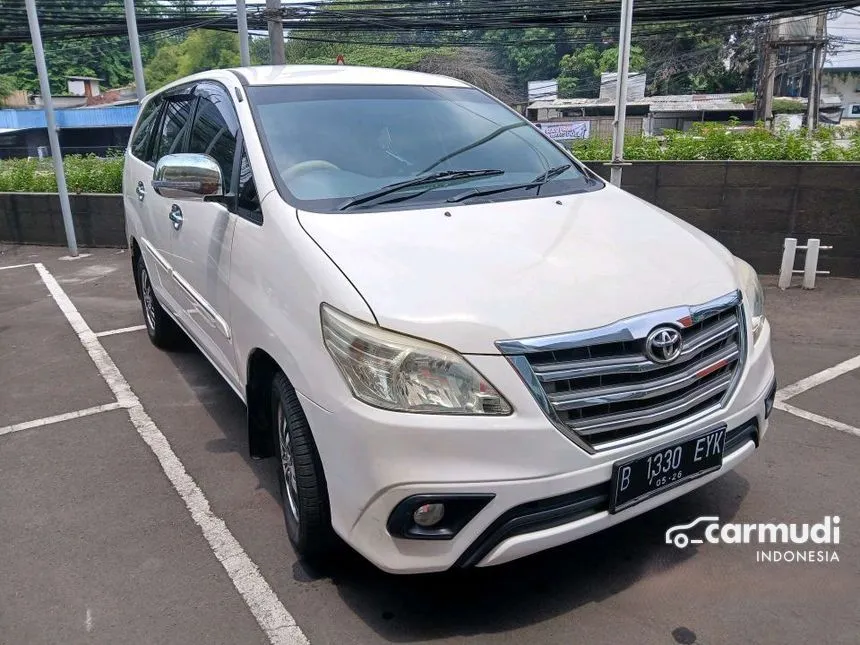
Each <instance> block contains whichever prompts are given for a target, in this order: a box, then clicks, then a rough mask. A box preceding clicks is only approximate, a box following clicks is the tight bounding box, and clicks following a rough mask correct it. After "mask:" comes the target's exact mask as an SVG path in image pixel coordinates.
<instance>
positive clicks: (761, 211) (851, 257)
mask: <svg viewBox="0 0 860 645" xmlns="http://www.w3.org/2000/svg"><path fill="white" fill-rule="evenodd" d="M589 165H590V166H591V167H592V168H593V169H594V170H595V171H596V172H598V173H599V174H600V175H602V176H604V177H608V176H609V168H608V167H607V166H606V165H604V164H603V163H590V164H589ZM624 188H625V189H626V190H629V191H630V192H631V193H633V194H634V195H638V196H639V197H642V198H643V199H645V200H647V201H649V202H652V203H654V204H657V205H658V206H660V207H662V208H664V209H666V210H667V211H669V212H671V213H673V214H675V215H677V216H678V217H680V218H682V219H684V220H687V221H688V222H690V223H692V224H693V225H694V226H697V227H699V228H700V229H702V230H704V231H705V232H707V233H709V234H710V235H712V236H713V237H715V238H716V239H718V240H719V241H720V242H722V243H723V244H725V245H726V246H727V247H728V248H729V249H730V250H731V251H732V252H733V253H735V254H736V255H738V256H740V257H742V258H744V259H746V260H748V261H749V262H751V263H752V264H753V266H755V267H756V269H757V270H758V271H759V272H760V273H771V274H772V273H777V272H778V271H779V265H780V260H781V258H782V244H783V239H784V238H786V237H796V238H798V239H799V240H803V241H805V240H806V238H808V237H818V238H820V239H821V240H822V243H823V244H829V245H833V247H834V249H833V250H832V251H826V252H822V256H821V268H822V269H827V270H830V271H832V272H833V275H836V276H850V277H860V164H858V163H809V162H804V163H794V162H737V161H729V162H723V161H698V162H697V161H656V162H655V161H642V162H635V163H634V164H633V165H632V166H628V167H626V168H625V169H624ZM71 199H72V211H73V213H74V215H75V221H76V225H75V228H76V231H77V235H78V242H79V244H81V245H83V246H124V245H125V238H124V222H123V207H122V198H121V197H120V196H119V195H73V196H72V198H71ZM0 241H3V242H19V243H28V244H65V234H64V232H63V225H62V218H61V215H60V205H59V200H58V199H57V196H56V195H46V194H27V193H0ZM797 264H798V267H800V266H801V264H802V254H800V253H798V260H797Z"/></svg>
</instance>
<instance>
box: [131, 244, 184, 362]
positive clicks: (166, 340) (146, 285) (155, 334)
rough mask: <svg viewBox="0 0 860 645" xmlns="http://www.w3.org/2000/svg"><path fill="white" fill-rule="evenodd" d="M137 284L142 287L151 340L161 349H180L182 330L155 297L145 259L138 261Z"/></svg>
mask: <svg viewBox="0 0 860 645" xmlns="http://www.w3.org/2000/svg"><path fill="white" fill-rule="evenodd" d="M137 282H138V284H139V285H140V306H141V309H142V310H143V322H144V323H145V324H146V332H147V334H149V340H151V341H152V344H153V345H155V346H156V347H159V348H161V349H173V348H175V347H178V346H179V345H180V344H181V342H182V340H183V334H182V330H181V329H179V326H178V325H177V324H176V323H175V322H174V320H173V318H171V317H170V314H168V313H167V312H166V311H164V308H163V307H162V306H161V303H159V302H158V298H156V297H155V291H154V290H153V289H152V280H150V278H149V272H148V271H147V270H146V264H145V263H144V262H143V258H138V260H137Z"/></svg>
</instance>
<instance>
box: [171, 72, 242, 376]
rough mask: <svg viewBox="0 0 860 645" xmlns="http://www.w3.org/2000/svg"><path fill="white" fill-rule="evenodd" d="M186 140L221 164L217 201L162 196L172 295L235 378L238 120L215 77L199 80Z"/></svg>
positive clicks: (190, 149)
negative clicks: (232, 280) (232, 283)
mask: <svg viewBox="0 0 860 645" xmlns="http://www.w3.org/2000/svg"><path fill="white" fill-rule="evenodd" d="M195 94H196V95H197V97H198V102H197V106H196V109H195V112H194V117H193V121H192V125H191V128H190V130H189V135H188V142H187V145H186V146H185V149H184V151H185V152H190V153H197V154H204V155H208V156H209V157H212V159H214V160H215V161H216V162H217V164H218V166H219V167H220V168H221V173H222V176H223V192H224V195H225V196H227V198H226V199H222V200H221V201H220V202H214V201H203V200H199V199H196V200H184V199H183V200H173V201H171V200H166V201H167V202H169V206H168V204H167V203H165V213H164V215H165V217H167V216H168V214H169V213H170V212H173V213H174V215H175V214H176V213H177V211H178V212H179V214H180V217H181V219H180V220H179V221H178V222H172V223H173V226H172V227H171V259H172V262H173V278H174V281H175V283H176V286H177V287H178V290H177V298H178V300H179V303H180V306H181V308H182V311H183V316H184V317H185V319H186V321H187V323H188V325H189V332H190V333H191V334H192V335H193V336H194V337H195V338H196V340H197V341H198V342H199V344H200V345H202V346H203V347H204V349H205V350H206V352H207V354H209V356H210V358H211V359H212V361H213V362H214V363H215V364H216V367H218V368H219V370H220V371H221V372H222V373H224V375H225V376H226V377H227V378H228V379H231V380H233V382H234V384H235V382H236V378H237V376H236V374H237V373H236V365H235V358H234V353H233V345H232V340H231V339H232V333H231V329H230V323H229V321H230V311H229V303H230V298H229V292H228V286H229V277H230V248H231V246H232V242H233V231H234V228H235V225H236V220H235V218H236V216H235V215H234V213H232V212H231V209H235V198H234V197H233V195H234V187H233V182H234V171H233V169H234V166H235V163H236V161H237V153H236V151H237V149H236V140H237V135H238V132H239V122H238V118H237V116H236V111H235V109H234V107H233V104H232V100H231V98H230V95H229V94H228V93H227V92H226V91H225V90H224V89H223V88H222V87H221V86H220V85H217V84H215V83H201V84H199V85H197V87H196V88H195Z"/></svg>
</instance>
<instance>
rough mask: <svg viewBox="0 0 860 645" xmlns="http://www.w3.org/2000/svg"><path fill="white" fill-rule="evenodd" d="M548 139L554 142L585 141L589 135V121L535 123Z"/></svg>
mask: <svg viewBox="0 0 860 645" xmlns="http://www.w3.org/2000/svg"><path fill="white" fill-rule="evenodd" d="M535 125H537V127H539V128H540V129H541V130H543V131H544V133H545V134H546V135H547V136H548V137H549V138H550V139H555V140H556V141H567V140H570V139H587V138H588V135H589V134H590V133H591V121H564V122H552V123H536V124H535Z"/></svg>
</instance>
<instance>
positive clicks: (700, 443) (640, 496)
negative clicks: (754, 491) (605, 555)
mask: <svg viewBox="0 0 860 645" xmlns="http://www.w3.org/2000/svg"><path fill="white" fill-rule="evenodd" d="M725 444H726V426H720V427H719V428H711V429H710V430H708V431H707V432H704V433H702V434H699V435H696V436H695V437H692V438H690V439H684V440H683V441H681V442H678V443H674V444H671V445H668V446H663V447H662V448H660V449H658V450H650V451H648V452H646V453H643V454H641V455H637V456H636V457H632V458H630V459H626V460H624V461H619V462H616V463H615V464H613V466H612V494H611V495H610V500H609V512H610V513H617V512H618V511H621V510H624V509H625V508H629V507H630V506H633V505H634V504H638V503H639V502H642V501H644V500H646V499H648V498H649V497H653V496H654V495H658V494H659V493H662V492H663V491H666V490H669V489H670V488H674V487H675V486H678V485H679V484H683V483H684V482H688V481H690V480H691V479H695V478H696V477H701V476H702V475H707V474H708V473H710V472H713V471H715V470H718V469H719V468H720V466H722V465H723V448H724V447H725Z"/></svg>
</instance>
